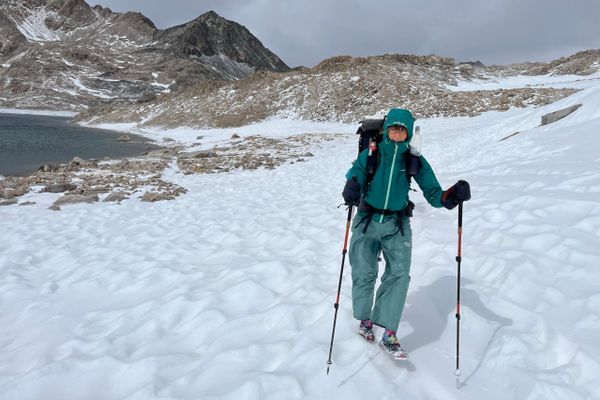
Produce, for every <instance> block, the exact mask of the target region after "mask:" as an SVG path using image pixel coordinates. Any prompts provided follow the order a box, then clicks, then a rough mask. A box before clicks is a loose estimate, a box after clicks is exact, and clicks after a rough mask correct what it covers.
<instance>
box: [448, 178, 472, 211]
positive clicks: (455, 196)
mask: <svg viewBox="0 0 600 400" xmlns="http://www.w3.org/2000/svg"><path fill="white" fill-rule="evenodd" d="M470 199H471V187H470V186H469V182H467V181H462V180H460V181H458V182H456V183H455V184H454V185H453V186H452V187H451V188H450V189H448V190H446V191H444V192H443V193H442V205H443V206H444V207H446V208H447V209H448V210H452V209H453V208H454V207H456V206H457V205H458V204H459V203H461V202H463V201H467V200H470Z"/></svg>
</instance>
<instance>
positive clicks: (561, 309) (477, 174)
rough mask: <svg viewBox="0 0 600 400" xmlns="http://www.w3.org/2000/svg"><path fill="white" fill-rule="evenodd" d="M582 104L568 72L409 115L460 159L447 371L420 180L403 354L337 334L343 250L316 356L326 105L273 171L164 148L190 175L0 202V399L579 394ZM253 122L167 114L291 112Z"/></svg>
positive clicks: (433, 250) (597, 202) (440, 292)
mask: <svg viewBox="0 0 600 400" xmlns="http://www.w3.org/2000/svg"><path fill="white" fill-rule="evenodd" d="M579 102H581V103H583V107H581V108H580V109H579V110H578V111H577V112H576V113H575V114H572V115H571V116H569V117H567V118H565V119H563V120H561V121H558V122H556V123H555V124H552V125H549V126H545V127H538V126H537V125H538V124H539V121H540V117H541V115H542V114H544V113H546V112H550V111H554V110H556V109H559V108H562V107H565V106H568V105H571V104H575V103H579ZM597 110H600V87H599V86H598V84H597V83H595V81H589V82H588V86H587V88H586V90H585V91H582V92H580V93H577V94H576V95H574V96H571V97H570V98H567V99H564V100H562V101H561V102H558V103H555V104H553V105H549V106H546V107H542V108H538V109H525V110H523V109H519V110H511V111H509V112H505V113H486V114H484V115H482V116H480V117H476V118H452V119H431V120H424V121H419V125H421V127H422V129H421V132H422V134H423V137H424V149H423V153H424V154H425V156H426V157H427V159H428V160H429V161H430V163H431V164H432V166H433V168H434V170H435V171H436V173H437V176H438V179H439V180H440V183H441V184H442V186H443V187H448V186H450V185H451V184H453V183H454V182H455V181H456V180H457V179H460V178H463V179H466V180H468V181H469V182H470V183H471V186H472V192H473V199H472V200H471V201H469V202H467V203H466V204H465V208H464V222H463V224H464V228H463V249H462V250H463V251H462V253H463V262H462V268H463V281H462V291H461V294H462V308H461V314H462V320H461V371H462V375H461V376H460V377H459V378H458V380H457V378H456V377H455V376H454V374H453V373H454V369H455V359H454V356H455V353H454V352H455V317H454V313H455V302H456V278H455V276H456V262H455V260H454V257H455V255H456V241H457V231H456V214H457V213H456V210H454V211H447V210H444V209H433V208H431V207H429V206H428V205H427V204H426V203H425V201H424V199H423V198H422V196H421V194H420V193H416V194H414V195H413V200H414V201H415V202H416V203H417V209H416V212H415V217H414V218H413V219H412V221H411V223H412V227H413V264H412V271H411V276H412V281H411V287H410V290H409V295H408V299H407V307H406V309H405V312H404V315H403V318H402V322H401V325H400V329H399V336H400V338H401V341H402V343H403V346H404V347H405V348H406V349H407V350H408V351H409V352H410V359H409V360H408V361H407V362H393V361H391V360H389V359H388V358H386V357H385V355H383V354H382V352H381V351H380V350H379V349H378V348H377V346H376V345H370V344H368V343H366V342H364V341H363V340H362V339H360V338H359V337H358V335H356V327H357V322H356V321H354V320H353V319H352V314H351V300H350V266H349V265H348V262H347V261H346V269H345V273H344V280H343V288H342V296H341V301H340V302H341V306H340V311H339V314H338V326H337V331H336V341H335V347H334V351H333V362H334V364H333V365H332V367H331V370H330V374H329V376H327V375H326V374H325V371H326V364H325V361H326V360H327V354H328V350H329V340H330V337H331V323H332V319H333V313H334V310H333V303H334V301H335V294H336V289H337V279H338V274H339V268H340V261H341V250H342V242H343V235H344V229H345V218H346V211H345V209H344V208H336V207H337V205H338V204H339V203H341V201H342V200H341V195H340V193H341V189H342V187H343V184H344V173H345V171H346V170H347V168H348V167H349V166H350V162H351V161H352V159H353V158H354V156H355V151H356V137H355V136H354V135H353V129H351V128H350V127H348V126H339V125H338V126H337V129H338V131H340V132H343V134H340V136H339V140H336V141H334V142H323V143H321V144H319V145H316V146H315V149H311V151H312V152H313V153H314V154H315V157H314V158H310V159H308V161H307V162H305V163H295V164H293V165H284V166H281V167H279V168H277V169H275V170H272V171H269V170H259V171H253V172H235V173H230V174H219V175H197V176H193V175H192V176H184V175H182V174H181V173H180V172H179V171H178V169H177V167H176V166H175V164H173V165H172V167H171V168H169V169H168V170H167V171H165V173H164V176H165V178H166V179H168V180H171V181H174V182H176V183H179V184H181V185H182V186H184V187H186V188H188V189H189V192H188V194H186V195H184V196H181V197H179V198H177V200H175V201H170V202H159V203H150V204H149V203H141V202H137V201H126V202H124V203H123V204H121V205H117V204H104V203H99V204H94V205H73V206H67V207H64V209H63V210H62V211H60V212H52V211H50V210H46V209H45V208H44V207H37V208H36V207H18V206H8V207H4V208H3V209H2V210H0V232H2V240H1V241H0V254H2V258H1V259H0V325H1V326H3V327H4V329H3V330H2V332H1V335H0V393H1V394H0V398H1V399H3V400H4V399H19V400H21V399H37V398H40V396H43V397H45V398H60V399H82V398H94V399H96V398H98V399H182V398H198V399H239V398H244V399H281V398H286V399H306V398H313V399H323V398H344V399H364V398H381V399H392V398H399V397H400V398H404V399H433V398H435V399H481V398H486V399H491V400H496V399H498V400H500V399H502V400H506V399H519V400H520V399H531V400H533V399H564V398H569V399H594V398H600V385H599V384H598V383H597V379H596V371H597V370H598V368H599V367H600V365H599V362H600V340H599V339H598V338H597V337H598V335H597V332H598V330H599V328H600V318H599V311H598V310H599V309H600V308H599V306H600V291H599V290H598V287H600V278H599V276H598V274H597V272H596V266H597V265H598V261H600V257H599V256H600V250H598V247H597V243H598V237H600V174H599V173H598V171H599V168H598V166H599V163H600V156H598V154H600V152H599V151H598V150H599V143H600V140H599V139H598V136H597V127H598V125H599V124H600V112H599V111H597ZM270 124H271V125H269V123H266V124H263V125H259V126H252V127H247V128H238V129H235V130H223V131H216V132H214V133H215V136H214V137H212V139H211V137H210V136H209V135H210V134H211V133H210V132H200V133H198V131H195V132H193V131H191V130H189V131H187V130H185V132H183V130H182V131H181V132H183V133H182V134H181V135H178V136H177V133H176V132H171V133H170V134H172V135H173V136H176V137H174V138H176V139H177V140H178V141H180V142H187V143H189V142H193V140H195V137H196V136H197V135H198V134H205V135H206V136H207V140H206V142H207V143H208V144H210V143H211V140H224V139H226V138H229V137H230V136H231V134H232V132H237V133H239V134H240V135H241V136H244V135H248V134H254V133H255V132H256V133H262V134H267V135H273V136H278V135H287V134H289V133H290V132H292V131H293V129H292V127H291V123H284V122H282V121H279V122H271V123H270ZM286 124H287V125H286ZM296 124H297V123H296ZM322 128H323V131H328V132H334V131H335V129H336V127H335V126H334V125H330V126H329V127H324V126H323V127H322ZM315 129H316V128H315V125H313V124H310V123H306V125H305V131H310V132H314V131H316V130H315ZM259 131H260V132H259ZM515 131H521V133H519V134H518V135H515V136H513V137H511V138H509V139H507V140H505V141H502V142H500V141H499V140H500V139H501V138H503V137H505V136H508V135H509V134H511V133H514V132H515ZM294 132H295V131H294ZM299 132H300V130H299V131H298V133H299ZM153 134H154V135H162V136H164V135H165V133H164V132H162V133H159V132H155V133H153ZM162 136H161V137H162ZM203 142H204V140H203ZM376 335H377V337H379V335H381V329H378V330H376ZM457 385H458V386H459V387H460V388H457Z"/></svg>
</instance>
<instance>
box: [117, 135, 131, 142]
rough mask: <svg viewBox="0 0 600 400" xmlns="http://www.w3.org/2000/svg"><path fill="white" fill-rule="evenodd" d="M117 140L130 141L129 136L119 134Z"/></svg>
mask: <svg viewBox="0 0 600 400" xmlns="http://www.w3.org/2000/svg"><path fill="white" fill-rule="evenodd" d="M117 140H118V141H119V142H130V141H131V138H130V137H129V135H121V136H119V138H118V139H117Z"/></svg>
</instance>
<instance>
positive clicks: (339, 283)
mask: <svg viewBox="0 0 600 400" xmlns="http://www.w3.org/2000/svg"><path fill="white" fill-rule="evenodd" d="M351 221H352V206H348V219H347V221H346V237H345V238H344V249H343V250H342V267H341V268H340V279H339V281H338V289H337V297H336V299H335V304H334V305H333V308H335V314H334V315H333V330H332V331H331V344H330V345H329V359H327V375H329V367H331V364H333V362H332V361H331V353H332V352H333V338H334V337H335V324H336V322H337V314H338V308H339V306H340V292H341V291H342V276H343V275H344V261H346V253H347V252H348V249H347V247H348V233H349V232H350V223H351Z"/></svg>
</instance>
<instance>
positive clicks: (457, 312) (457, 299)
mask: <svg viewBox="0 0 600 400" xmlns="http://www.w3.org/2000/svg"><path fill="white" fill-rule="evenodd" d="M462 217H463V202H462V201H461V202H460V203H458V254H457V256H456V262H457V263H458V274H457V279H456V371H455V372H454V374H455V375H456V376H460V358H459V354H460V352H459V351H460V347H459V343H460V342H459V339H460V262H461V259H462V257H461V249H460V247H461V243H462ZM457 379H458V378H457Z"/></svg>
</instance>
